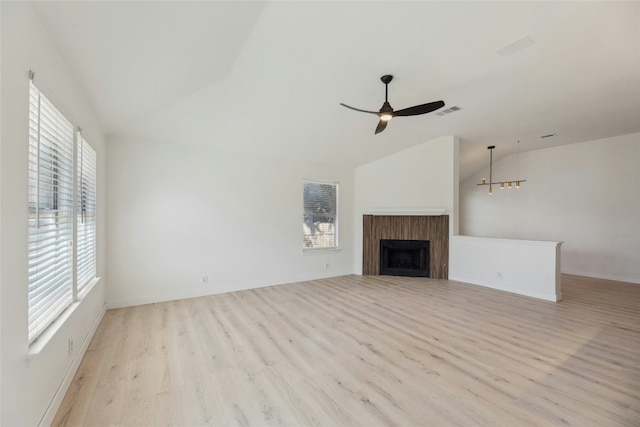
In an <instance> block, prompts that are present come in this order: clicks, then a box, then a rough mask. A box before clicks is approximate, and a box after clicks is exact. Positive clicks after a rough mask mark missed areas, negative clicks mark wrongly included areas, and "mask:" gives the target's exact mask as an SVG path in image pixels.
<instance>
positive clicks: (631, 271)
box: [460, 133, 640, 283]
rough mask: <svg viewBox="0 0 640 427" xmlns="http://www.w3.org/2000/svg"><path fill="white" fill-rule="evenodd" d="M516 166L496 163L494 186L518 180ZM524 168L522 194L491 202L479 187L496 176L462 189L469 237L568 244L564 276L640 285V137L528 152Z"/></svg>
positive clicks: (506, 193)
mask: <svg viewBox="0 0 640 427" xmlns="http://www.w3.org/2000/svg"><path fill="white" fill-rule="evenodd" d="M498 148H499V147H498ZM516 160H517V159H516V157H515V156H507V157H505V158H503V159H501V160H500V161H497V162H495V163H494V174H493V178H494V181H496V180H502V179H511V178H512V177H514V176H515V171H516ZM487 162H488V156H487ZM519 163H520V176H521V177H522V178H525V179H527V182H526V183H523V184H522V187H521V188H520V189H518V190H515V189H512V190H507V189H505V190H500V189H498V188H494V192H493V195H491V196H489V195H488V194H487V187H478V186H476V183H477V182H480V180H481V178H483V177H485V178H487V179H488V170H485V171H482V172H480V173H478V174H476V175H474V176H472V177H470V178H469V179H467V180H465V181H464V182H462V183H461V186H460V187H461V189H460V232H461V234H464V235H469V236H481V237H497V238H509V239H524V240H547V241H563V242H564V243H563V245H562V272H563V273H570V274H577V275H582V276H589V277H599V278H605V279H612V280H621V281H626V282H634V283H640V166H639V165H640V134H639V133H635V134H630V135H623V136H618V137H613V138H606V139H602V140H597V141H588V142H583V143H579V144H571V145H565V146H561V147H556V148H549V149H544V150H538V151H531V152H526V153H521V154H520V162H519Z"/></svg>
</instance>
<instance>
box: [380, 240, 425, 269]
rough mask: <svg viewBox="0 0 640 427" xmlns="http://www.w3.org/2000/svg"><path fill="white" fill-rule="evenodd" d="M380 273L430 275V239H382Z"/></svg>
mask: <svg viewBox="0 0 640 427" xmlns="http://www.w3.org/2000/svg"><path fill="white" fill-rule="evenodd" d="M380 274H382V275H387V276H412V277H429V241H428V240H389V239H382V240H380Z"/></svg>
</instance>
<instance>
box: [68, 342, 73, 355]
mask: <svg viewBox="0 0 640 427" xmlns="http://www.w3.org/2000/svg"><path fill="white" fill-rule="evenodd" d="M67 349H68V350H69V356H71V355H72V354H73V338H69V343H68V346H67Z"/></svg>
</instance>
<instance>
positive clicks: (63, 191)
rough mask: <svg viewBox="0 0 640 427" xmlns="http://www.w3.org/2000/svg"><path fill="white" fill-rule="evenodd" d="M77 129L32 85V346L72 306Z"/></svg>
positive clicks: (30, 179)
mask: <svg viewBox="0 0 640 427" xmlns="http://www.w3.org/2000/svg"><path fill="white" fill-rule="evenodd" d="M73 133H74V129H73V125H72V124H71V123H69V121H68V120H67V119H65V117H64V116H63V115H62V114H61V113H60V112H59V111H58V110H57V109H56V108H55V107H54V106H53V105H52V104H51V102H49V100H48V99H47V98H46V97H44V95H42V94H41V93H40V91H39V90H38V89H37V88H36V87H35V86H34V85H33V83H32V84H31V89H30V108H29V245H28V247H29V263H28V265H29V290H28V293H29V342H32V341H33V340H35V339H36V338H37V337H38V335H39V334H40V333H41V332H42V331H43V330H44V329H45V328H46V327H47V326H49V325H50V324H51V322H53V321H54V320H55V319H56V318H57V317H58V316H59V315H60V314H61V313H62V312H63V311H64V310H65V309H66V308H67V307H68V306H69V305H71V303H72V301H73V220H74V209H73V166H74V165H73V163H74V158H73V156H74V153H73V145H74V141H73Z"/></svg>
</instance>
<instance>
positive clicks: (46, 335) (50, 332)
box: [26, 277, 100, 359]
mask: <svg viewBox="0 0 640 427" xmlns="http://www.w3.org/2000/svg"><path fill="white" fill-rule="evenodd" d="M99 281H100V278H99V277H96V278H94V279H93V280H92V281H91V283H89V284H88V285H87V287H86V288H85V290H84V292H83V293H82V296H79V298H80V299H79V300H78V301H75V302H73V303H72V304H71V305H70V306H69V307H67V309H66V310H65V311H63V312H62V314H61V315H60V316H59V317H58V318H57V319H56V320H54V321H53V323H52V324H50V325H49V326H48V327H47V329H45V330H44V332H42V333H41V334H40V336H39V337H38V338H37V339H36V340H35V341H34V342H32V343H31V344H29V349H28V350H27V356H26V359H33V358H34V357H35V356H37V355H38V354H40V353H41V352H42V350H43V349H44V348H45V347H46V346H47V344H49V342H50V341H51V340H52V339H53V337H55V336H56V334H57V333H58V331H59V330H60V329H61V328H62V326H63V325H64V324H65V322H66V321H67V319H69V318H70V317H71V316H72V315H73V313H74V312H75V311H76V310H77V309H78V307H79V306H80V304H81V303H82V301H83V300H84V298H85V297H86V296H87V295H88V294H89V292H91V290H92V289H93V288H94V287H95V286H96V284H97V283H98V282H99Z"/></svg>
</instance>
